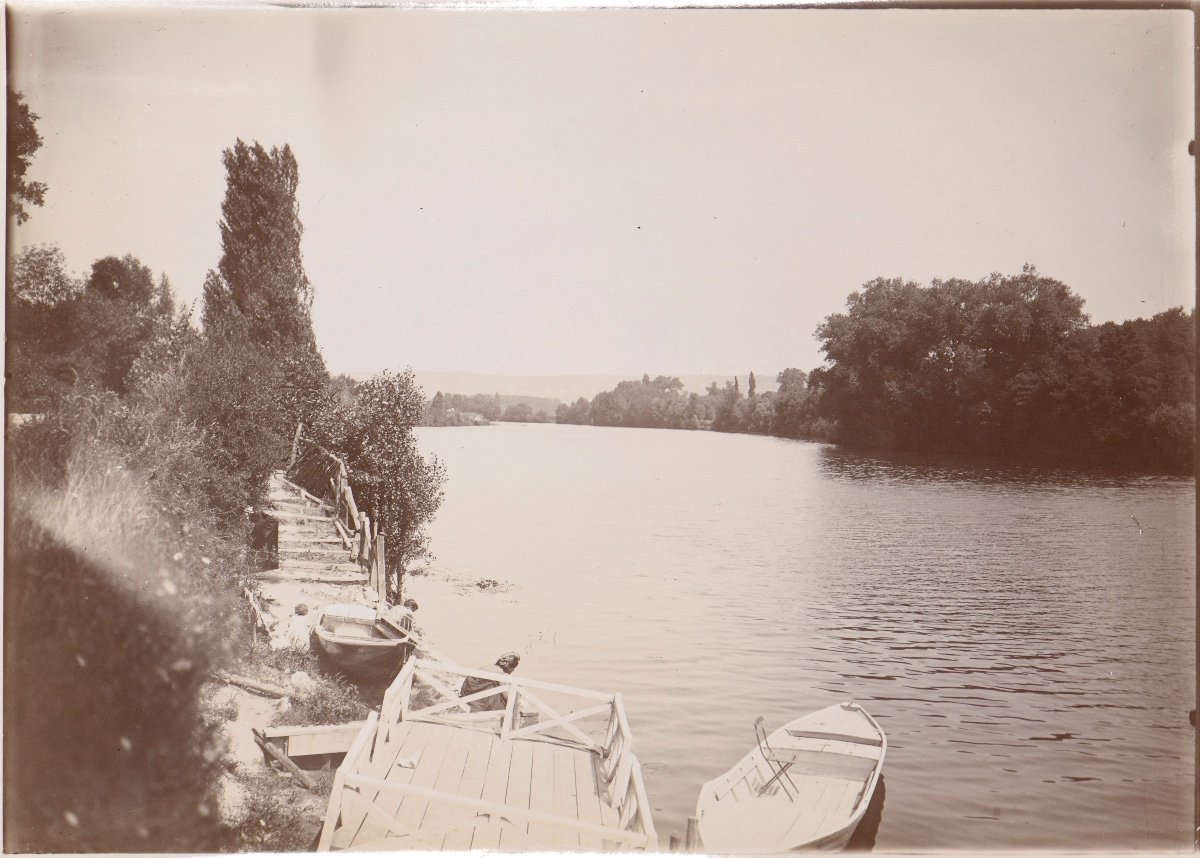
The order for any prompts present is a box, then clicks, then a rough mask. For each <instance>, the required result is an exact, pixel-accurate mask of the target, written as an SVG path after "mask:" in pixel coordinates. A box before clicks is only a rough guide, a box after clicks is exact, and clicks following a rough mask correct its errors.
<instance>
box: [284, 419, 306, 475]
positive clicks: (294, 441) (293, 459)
mask: <svg viewBox="0 0 1200 858" xmlns="http://www.w3.org/2000/svg"><path fill="white" fill-rule="evenodd" d="M302 426H304V424H303V423H297V424H296V437H294V438H293V439H292V457H291V458H290V459H288V465H287V470H289V471H290V470H291V469H292V466H293V465H295V464H296V454H297V453H298V452H299V451H300V428H301V427H302Z"/></svg>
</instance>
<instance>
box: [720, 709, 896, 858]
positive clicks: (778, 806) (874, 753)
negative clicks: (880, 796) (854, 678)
mask: <svg viewBox="0 0 1200 858" xmlns="http://www.w3.org/2000/svg"><path fill="white" fill-rule="evenodd" d="M754 732H755V739H756V744H755V747H754V748H753V749H752V750H751V751H750V753H748V754H746V756H744V757H742V759H741V760H739V761H738V762H737V764H736V765H734V767H733V768H731V769H730V770H729V771H727V772H726V773H725V774H723V775H721V776H720V777H718V778H714V779H713V780H711V781H709V782H708V783H706V784H704V786H703V787H701V789H700V798H699V800H698V801H697V804H696V817H697V822H698V825H697V827H698V830H699V834H700V839H701V840H702V841H703V844H704V850H705V851H707V852H710V853H731V852H732V853H763V852H786V851H790V850H795V849H826V850H836V849H842V848H844V847H845V846H846V843H847V842H848V841H849V840H850V837H851V835H853V834H854V829H855V828H856V827H857V826H858V824H859V822H860V821H861V820H862V818H863V815H864V814H865V813H866V810H867V806H868V805H869V804H870V803H871V796H872V794H873V793H874V792H875V786H876V784H877V783H878V782H879V778H880V774H881V773H882V771H883V757H884V754H885V753H886V751H887V737H886V736H884V734H883V730H882V729H880V727H879V724H877V723H876V722H875V719H874V718H872V717H871V716H870V715H869V714H868V713H867V711H866V710H865V709H863V708H862V707H861V706H859V705H858V704H857V703H853V702H849V703H839V704H836V705H834V706H829V707H827V708H825V709H821V710H819V711H817V712H813V713H811V714H809V715H805V716H803V717H800V718H796V719H795V720H793V721H789V722H788V723H786V724H784V725H783V726H782V727H780V728H779V729H778V730H776V731H775V732H774V733H771V734H770V735H769V736H768V735H767V733H766V730H765V728H764V727H763V719H762V718H759V719H758V720H757V721H755V723H754Z"/></svg>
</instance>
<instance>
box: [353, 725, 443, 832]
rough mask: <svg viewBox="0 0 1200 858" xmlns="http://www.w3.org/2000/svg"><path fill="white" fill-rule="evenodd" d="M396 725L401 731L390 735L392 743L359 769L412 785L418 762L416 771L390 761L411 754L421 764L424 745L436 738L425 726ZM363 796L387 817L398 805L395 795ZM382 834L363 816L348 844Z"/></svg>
mask: <svg viewBox="0 0 1200 858" xmlns="http://www.w3.org/2000/svg"><path fill="white" fill-rule="evenodd" d="M399 726H400V727H401V729H400V730H399V731H397V732H396V733H394V734H393V741H392V742H389V743H388V744H387V745H385V746H384V748H382V749H380V750H381V753H380V755H379V757H378V758H377V759H376V760H375V761H374V762H373V763H371V764H370V765H365V766H362V770H363V772H364V773H377V774H378V775H382V776H383V778H384V780H387V781H389V782H393V783H412V781H413V778H414V777H415V776H416V774H417V772H418V771H419V770H420V763H418V765H417V769H409V768H405V767H403V766H397V765H395V764H394V762H395V760H396V759H397V758H398V757H404V758H411V757H412V756H414V755H419V759H420V761H421V762H424V760H425V757H426V756H427V754H428V745H429V743H430V741H431V740H433V739H434V738H435V737H436V733H435V731H434V730H433V729H432V728H431V725H429V724H421V723H411V724H409V725H408V729H403V728H404V727H405V725H403V724H402V725H399ZM364 795H365V796H366V797H368V798H371V799H372V800H374V803H375V805H376V806H377V807H379V809H380V810H382V811H383V812H384V813H386V814H388V815H392V816H394V815H395V812H396V810H397V808H398V807H399V805H400V799H401V796H399V795H397V794H395V793H384V794H383V795H379V794H378V793H375V794H372V793H370V792H369V791H367V792H364ZM386 834H387V828H386V827H385V826H384V825H382V824H381V823H380V822H379V821H378V820H375V819H371V818H370V817H365V818H363V819H360V820H359V826H358V830H357V831H356V832H355V834H354V837H353V839H352V840H351V843H352V844H353V843H354V842H356V841H358V840H364V839H366V840H375V839H378V838H381V837H384V836H385V835H386Z"/></svg>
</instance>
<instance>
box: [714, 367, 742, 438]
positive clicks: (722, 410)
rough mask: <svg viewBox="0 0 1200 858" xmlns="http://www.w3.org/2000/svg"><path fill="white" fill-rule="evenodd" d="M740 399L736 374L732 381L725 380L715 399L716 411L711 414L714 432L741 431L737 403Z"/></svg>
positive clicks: (740, 393) (740, 394)
mask: <svg viewBox="0 0 1200 858" xmlns="http://www.w3.org/2000/svg"><path fill="white" fill-rule="evenodd" d="M741 401H742V391H741V388H740V386H739V384H738V379H737V376H736V375H735V376H734V377H733V381H727V382H725V390H724V391H722V393H721V394H720V395H719V397H718V400H717V407H716V413H715V414H714V415H713V424H712V428H713V431H715V432H741V431H742V429H743V426H742V417H741V415H740V414H739V405H740V403H741Z"/></svg>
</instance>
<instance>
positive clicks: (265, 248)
mask: <svg viewBox="0 0 1200 858" xmlns="http://www.w3.org/2000/svg"><path fill="white" fill-rule="evenodd" d="M223 159H224V162H225V171H226V174H227V185H226V190H225V201H224V202H223V203H222V204H221V215H222V218H221V222H220V227H221V248H222V251H223V252H222V254H221V261H220V263H219V265H218V267H217V271H210V272H209V273H208V276H207V278H206V279H205V282H204V327H205V330H206V331H207V332H209V333H210V334H232V335H235V336H243V335H244V336H246V337H248V338H249V339H250V340H251V341H252V342H254V343H257V344H259V345H263V346H267V347H276V346H281V347H283V348H284V349H285V350H286V351H292V350H293V348H296V349H297V350H298V351H299V352H300V353H304V352H310V353H311V352H315V348H316V343H315V338H314V336H313V330H312V318H311V316H310V308H311V306H312V287H311V284H310V283H309V280H308V275H306V274H305V273H304V261H303V258H302V255H301V252H300V238H301V236H302V235H303V232H304V228H303V226H302V225H301V223H300V212H299V204H298V202H297V200H296V188H297V185H298V184H299V181H300V170H299V167H298V165H297V164H296V158H295V156H294V155H293V154H292V150H291V147H289V146H287V145H284V147H283V148H282V149H279V148H277V147H272V148H271V150H270V151H267V150H266V149H264V148H263V146H262V144H260V143H255V144H254V145H252V146H251V145H248V144H247V143H244V142H243V141H242V140H240V139H239V140H238V141H237V143H235V144H234V146H233V148H232V149H226V150H225V151H224V152H223Z"/></svg>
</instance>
